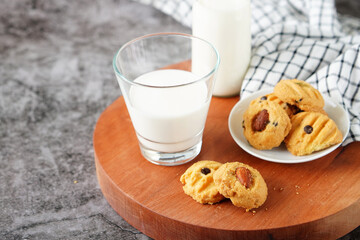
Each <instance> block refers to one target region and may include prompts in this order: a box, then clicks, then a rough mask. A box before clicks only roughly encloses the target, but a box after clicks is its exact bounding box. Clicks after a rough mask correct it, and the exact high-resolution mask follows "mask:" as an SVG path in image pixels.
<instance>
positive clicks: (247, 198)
mask: <svg viewBox="0 0 360 240" xmlns="http://www.w3.org/2000/svg"><path fill="white" fill-rule="evenodd" d="M180 181H181V183H182V184H184V186H183V190H184V192H185V193H186V194H187V195H189V196H191V197H192V198H193V199H194V200H195V201H197V202H199V203H202V204H214V203H217V202H220V201H221V200H223V199H224V198H230V200H231V202H232V203H233V204H234V205H235V206H237V207H243V208H245V209H247V210H249V209H253V208H258V207H260V206H261V205H262V204H263V203H264V202H265V200H266V198H267V194H268V190H267V186H266V183H265V181H264V179H263V177H262V176H261V174H260V173H259V171H257V170H256V169H255V168H253V167H251V166H249V165H246V164H243V163H240V162H228V163H225V164H222V163H219V162H216V161H206V160H204V161H199V162H196V163H194V164H193V165H192V166H191V167H189V168H188V169H187V170H186V171H185V173H184V174H183V175H182V176H181V178H180Z"/></svg>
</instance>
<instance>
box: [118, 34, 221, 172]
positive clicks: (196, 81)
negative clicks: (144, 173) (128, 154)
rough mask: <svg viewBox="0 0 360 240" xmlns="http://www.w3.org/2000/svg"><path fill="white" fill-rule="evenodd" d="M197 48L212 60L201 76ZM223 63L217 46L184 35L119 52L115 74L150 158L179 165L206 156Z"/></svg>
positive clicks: (140, 42)
mask: <svg viewBox="0 0 360 240" xmlns="http://www.w3.org/2000/svg"><path fill="white" fill-rule="evenodd" d="M193 48H196V49H198V48H201V50H202V51H203V52H204V54H206V56H207V60H206V61H204V62H203V64H201V63H198V65H199V66H198V67H197V70H196V73H194V72H193V71H192V70H191V61H192V56H193V51H192V50H193ZM219 62H220V60H219V54H218V52H217V50H216V49H215V48H214V46H213V45H211V44H210V43H209V42H207V41H205V40H202V39H200V38H197V37H194V36H191V35H188V34H182V33H157V34H150V35H146V36H143V37H139V38H136V39H134V40H132V41H130V42H128V43H126V44H124V45H123V46H122V47H121V48H120V50H119V51H118V52H117V54H116V55H115V57H114V60H113V67H114V70H115V75H116V78H117V80H118V83H119V85H120V89H121V92H122V95H123V97H124V100H125V103H126V107H127V110H128V112H129V114H130V118H131V121H132V124H133V126H134V129H135V132H136V135H137V138H138V141H139V146H140V151H141V153H142V155H143V156H144V157H145V158H146V159H147V160H149V161H150V162H152V163H155V164H158V165H166V166H174V165H179V164H183V163H186V162H188V161H190V160H192V159H194V158H195V157H196V156H197V155H198V154H199V153H200V150H201V145H202V136H203V131H204V127H205V121H206V117H207V113H208V109H209V105H210V101H211V97H212V91H213V87H214V83H215V75H216V72H217V68H218V66H219ZM179 64H180V65H181V66H182V67H179V66H180V65H179ZM180 68H181V69H180Z"/></svg>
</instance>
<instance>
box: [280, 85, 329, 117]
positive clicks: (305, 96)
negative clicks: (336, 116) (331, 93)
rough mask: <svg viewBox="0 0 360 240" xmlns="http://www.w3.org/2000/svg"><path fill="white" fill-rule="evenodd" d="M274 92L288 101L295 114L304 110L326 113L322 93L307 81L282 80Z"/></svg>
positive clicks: (282, 99) (284, 100)
mask: <svg viewBox="0 0 360 240" xmlns="http://www.w3.org/2000/svg"><path fill="white" fill-rule="evenodd" d="M274 94H275V95H276V96H277V97H278V98H279V99H281V101H283V102H285V103H287V104H288V105H289V107H290V108H291V109H292V110H293V112H294V114H296V113H298V112H302V111H305V112H322V113H325V112H324V110H323V107H324V105H325V103H324V99H323V97H322V95H321V93H320V92H319V91H318V90H317V89H315V88H314V87H313V86H311V84H309V83H307V82H305V81H302V80H298V79H287V80H281V81H280V82H278V83H277V84H276V85H275V87H274ZM294 114H293V115H294Z"/></svg>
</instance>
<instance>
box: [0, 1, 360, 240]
mask: <svg viewBox="0 0 360 240" xmlns="http://www.w3.org/2000/svg"><path fill="white" fill-rule="evenodd" d="M355 1H357V0H355ZM340 2H342V3H341V9H342V11H345V13H346V11H347V10H346V9H349V7H346V1H344V0H342V1H340ZM344 2H345V3H344ZM344 6H345V7H344ZM354 6H355V8H356V6H357V7H358V6H359V5H358V4H357V3H355V5H352V7H350V9H351V13H350V14H354V13H353V12H354V11H355V15H356V14H357V16H360V15H359V11H356V9H355V10H354ZM344 9H345V10H344ZM359 10H360V9H359ZM164 31H177V32H190V29H188V28H185V27H183V26H181V25H180V24H178V23H177V22H175V21H174V20H173V19H171V18H170V17H168V16H165V15H164V14H162V13H160V12H159V11H157V10H155V9H153V8H151V7H149V6H144V5H141V4H139V3H137V2H132V1H130V0H117V1H116V0H114V1H112V0H103V1H96V0H78V1H66V0H59V1H48V0H27V1H22V0H12V1H0V239H148V237H147V236H145V235H143V234H142V233H140V232H139V231H138V230H136V229H134V228H133V227H132V226H130V225H129V224H128V223H127V222H125V221H124V220H123V219H122V218H121V217H120V216H119V215H117V213H116V212H115V211H113V210H112V208H111V207H110V206H109V205H108V203H107V202H106V200H105V199H104V197H103V196H102V193H101V191H100V188H99V186H98V183H97V179H96V174H95V166H94V160H93V147H92V134H93V129H94V126H95V123H96V121H97V118H98V117H99V115H100V114H101V112H102V111H103V110H104V109H105V108H106V106H107V105H109V104H110V103H111V102H112V101H114V100H115V99H116V98H117V97H118V96H119V95H120V91H119V87H118V85H117V82H116V80H115V76H114V73H113V69H112V66H111V62H112V57H113V55H114V54H115V51H116V50H117V49H118V48H119V47H120V46H121V45H122V44H123V43H125V42H126V41H128V40H130V39H132V38H134V37H137V36H140V35H143V34H146V33H152V32H164ZM359 238H360V228H358V229H356V230H355V231H353V232H352V233H350V234H348V235H346V236H344V237H343V238H342V239H343V240H349V239H359Z"/></svg>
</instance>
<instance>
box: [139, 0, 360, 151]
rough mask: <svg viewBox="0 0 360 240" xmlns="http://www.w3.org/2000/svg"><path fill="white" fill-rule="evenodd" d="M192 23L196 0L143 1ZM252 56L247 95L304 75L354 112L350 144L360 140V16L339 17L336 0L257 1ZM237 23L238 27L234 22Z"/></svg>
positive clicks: (244, 91) (245, 85)
mask: <svg viewBox="0 0 360 240" xmlns="http://www.w3.org/2000/svg"><path fill="white" fill-rule="evenodd" d="M137 1H139V2H142V3H145V4H151V5H153V6H154V7H156V8H158V9H160V10H161V11H163V12H165V13H166V14H169V15H171V16H172V17H174V18H175V19H176V20H178V21H179V22H181V23H182V24H184V25H186V26H189V27H190V26H191V9H192V3H193V1H194V0H137ZM251 8H252V25H251V33H252V58H251V62H250V66H249V69H248V71H247V74H246V76H245V79H244V81H243V84H242V88H241V96H247V95H249V94H250V93H253V92H255V91H258V90H260V89H263V88H272V87H274V86H275V84H276V83H277V82H278V81H279V80H281V79H293V78H297V79H301V80H305V81H307V82H309V83H310V84H312V85H313V86H314V87H316V88H317V89H319V91H320V92H321V93H322V94H324V95H328V96H329V97H331V98H332V99H334V100H336V101H338V103H340V104H341V105H342V106H344V107H345V108H346V109H347V110H348V113H349V117H350V121H351V126H350V133H349V135H348V136H347V138H346V140H345V142H344V144H347V143H350V142H352V141H360V92H359V87H360V54H359V51H360V19H356V18H351V17H349V16H338V15H337V12H336V9H335V4H334V2H333V1H332V0H251ZM234 27H236V26H234Z"/></svg>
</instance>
